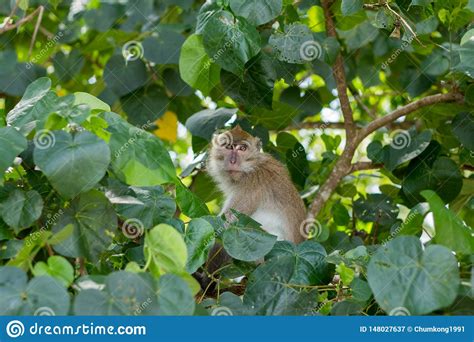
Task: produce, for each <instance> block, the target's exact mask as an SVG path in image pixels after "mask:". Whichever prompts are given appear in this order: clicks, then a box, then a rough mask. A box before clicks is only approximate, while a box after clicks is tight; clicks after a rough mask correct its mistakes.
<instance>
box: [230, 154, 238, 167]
mask: <svg viewBox="0 0 474 342" xmlns="http://www.w3.org/2000/svg"><path fill="white" fill-rule="evenodd" d="M229 162H230V163H231V164H235V163H237V153H235V152H234V151H232V153H231V154H230V159H229Z"/></svg>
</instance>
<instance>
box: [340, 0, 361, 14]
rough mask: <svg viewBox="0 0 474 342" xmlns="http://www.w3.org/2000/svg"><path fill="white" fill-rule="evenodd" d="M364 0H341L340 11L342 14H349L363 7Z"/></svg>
mask: <svg viewBox="0 0 474 342" xmlns="http://www.w3.org/2000/svg"><path fill="white" fill-rule="evenodd" d="M363 6H364V0H342V3H341V12H342V15H351V14H354V13H357V12H359V11H361V10H362V9H363Z"/></svg>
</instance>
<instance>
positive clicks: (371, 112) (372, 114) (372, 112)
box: [348, 84, 377, 119]
mask: <svg viewBox="0 0 474 342" xmlns="http://www.w3.org/2000/svg"><path fill="white" fill-rule="evenodd" d="M348 88H349V91H350V92H351V94H352V96H353V97H354V99H355V100H356V102H357V103H358V104H359V106H360V107H361V108H362V109H363V110H364V111H365V112H366V113H367V114H368V115H369V116H370V117H371V118H372V119H375V118H377V114H375V110H373V109H370V108H369V107H367V106H366V105H365V103H364V102H363V101H362V99H361V98H360V94H359V92H358V91H357V89H355V88H354V87H353V86H352V85H350V84H349V86H348Z"/></svg>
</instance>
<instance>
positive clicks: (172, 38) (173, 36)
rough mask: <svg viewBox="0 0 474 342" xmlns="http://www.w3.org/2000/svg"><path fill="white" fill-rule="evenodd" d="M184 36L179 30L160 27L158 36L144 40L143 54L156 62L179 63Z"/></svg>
mask: <svg viewBox="0 0 474 342" xmlns="http://www.w3.org/2000/svg"><path fill="white" fill-rule="evenodd" d="M183 43H184V37H183V35H182V34H180V33H179V32H176V31H173V30H169V29H160V30H159V32H158V36H157V37H148V38H145V39H144V40H143V42H142V46H143V56H144V57H145V58H146V59H147V60H149V61H150V62H153V63H155V64H178V61H179V54H180V51H181V46H182V45H183Z"/></svg>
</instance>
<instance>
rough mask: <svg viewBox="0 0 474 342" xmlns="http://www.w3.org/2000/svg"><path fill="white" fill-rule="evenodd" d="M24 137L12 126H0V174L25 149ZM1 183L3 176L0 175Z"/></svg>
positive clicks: (1, 182)
mask: <svg viewBox="0 0 474 342" xmlns="http://www.w3.org/2000/svg"><path fill="white" fill-rule="evenodd" d="M26 146H27V142H26V139H25V137H23V135H21V134H20V133H18V131H17V130H16V129H14V128H13V127H0V175H3V173H4V172H5V171H6V170H7V169H8V168H9V167H10V166H11V165H12V164H13V161H14V160H15V157H17V156H18V155H19V154H20V153H21V152H23V151H24V150H25V149H26ZM0 185H3V177H0Z"/></svg>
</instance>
